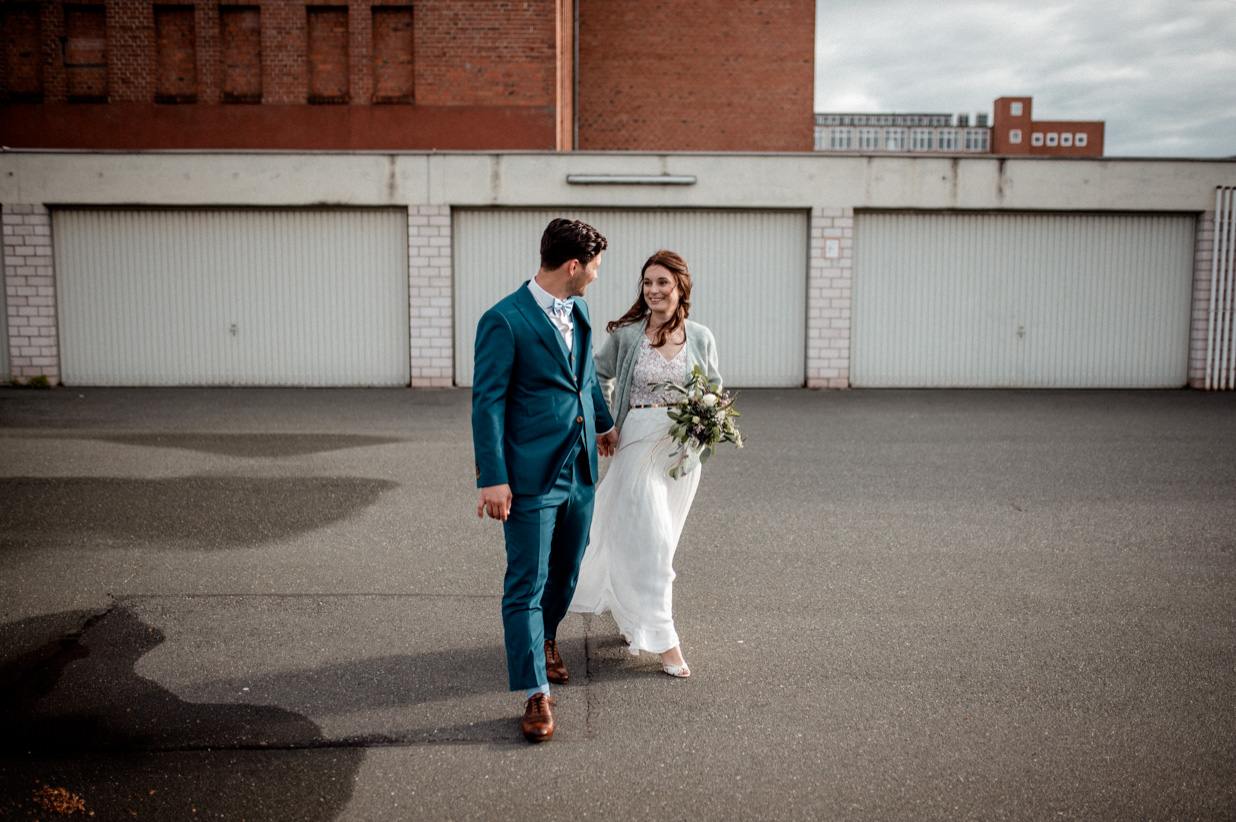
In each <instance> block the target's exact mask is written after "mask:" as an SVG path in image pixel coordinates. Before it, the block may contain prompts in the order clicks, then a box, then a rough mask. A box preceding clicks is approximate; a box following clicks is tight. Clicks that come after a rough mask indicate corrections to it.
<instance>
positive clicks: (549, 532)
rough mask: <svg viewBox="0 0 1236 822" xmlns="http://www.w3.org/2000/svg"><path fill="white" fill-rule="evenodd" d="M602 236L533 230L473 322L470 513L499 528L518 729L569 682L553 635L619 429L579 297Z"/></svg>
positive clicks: (544, 727)
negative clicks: (518, 260) (535, 241)
mask: <svg viewBox="0 0 1236 822" xmlns="http://www.w3.org/2000/svg"><path fill="white" fill-rule="evenodd" d="M605 246H606V241H605V238H604V237H602V236H601V234H600V233H599V232H598V231H597V230H596V229H595V228H593V227H592V226H590V225H587V224H586V223H581V222H579V221H578V220H563V219H558V220H554V221H552V222H551V223H550V224H549V227H548V228H546V229H545V233H544V234H543V235H542V236H541V266H540V269H539V270H538V271H537V273H536V276H535V277H534V278H533V279H531V280H529V281H527V282H525V283H524V284H523V285H522V286H520V287H519V288H518V289H516V290H515V293H513V294H511V295H510V296H508V297H506V298H505V299H503V300H502V301H500V302H499V303H498V304H497V305H495V306H494V307H493V308H491V309H489V310H488V311H487V312H485V315H484V316H483V317H481V321H480V324H479V325H477V329H476V360H475V369H474V373H473V382H472V444H473V448H474V450H475V452H476V484H477V486H478V487H479V488H480V489H481V501H480V504H479V505H477V509H476V513H477V516H479V517H483V516H484V515H485V514H489V516H490V517H492V518H494V519H497V520H501V521H502V523H503V530H504V532H505V535H506V578H505V580H504V586H503V594H502V626H503V631H504V633H505V637H506V660H507V673H508V674H509V677H510V685H511V690H513V691H515V690H520V689H522V690H524V692H525V694H526V695H527V699H528V701H527V703H526V705H525V707H524V717H523V723H522V730H523V734H524V737H525V738H527V739H528V740H529V741H531V742H541V741H544V740H547V739H549V738H550V737H552V736H553V733H554V716H553V705H554V701H553V699H552V697H550V694H549V683H550V682H554V683H565V682H567V681H568V680H569V679H570V674H569V673H568V672H567V669H566V665H565V664H563V662H562V659H561V657H560V656H559V655H558V648H557V644H556V642H555V633H556V631H557V629H558V623H559V622H561V620H562V617H563V616H564V615H565V614H566V611H567V606H568V605H570V604H571V597H572V595H574V593H575V582H576V579H577V578H578V576H579V563H580V560H581V559H582V558H583V555H584V548H585V547H587V545H588V530H589V528H590V526H591V525H592V501H593V486H594V485H595V484H596V481H597V452H598V450H599V451H600V453H601V455H602V456H609V455H610V454H612V453H613V448H614V444H615V443H616V442H617V440H618V434H617V432H616V431H615V430H614V423H613V420H612V418H611V417H610V414H609V410H608V409H607V408H606V406H605V399H604V397H603V396H602V394H601V387H600V385H599V383H598V382H597V375H596V369H595V368H594V366H593V363H592V326H591V323H590V321H589V318H588V306H587V305H586V304H585V303H584V301H583V300H582V299H579V298H582V297H583V296H584V291H585V289H587V287H588V285H589V283H591V282H592V281H593V280H595V279H596V278H597V271H598V269H599V267H600V265H601V252H602V251H603V250H604V249H605Z"/></svg>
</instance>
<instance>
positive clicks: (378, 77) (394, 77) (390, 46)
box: [373, 8, 416, 103]
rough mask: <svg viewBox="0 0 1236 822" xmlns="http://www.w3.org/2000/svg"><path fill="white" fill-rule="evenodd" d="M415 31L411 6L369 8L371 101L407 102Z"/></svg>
mask: <svg viewBox="0 0 1236 822" xmlns="http://www.w3.org/2000/svg"><path fill="white" fill-rule="evenodd" d="M415 35H416V32H415V29H414V27H413V21H412V9H411V8H381V9H379V8H375V9H374V10H373V101H374V102H375V103H410V102H412V100H413V99H414V98H415V96H416V46H415V43H416V36H415Z"/></svg>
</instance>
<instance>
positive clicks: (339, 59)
mask: <svg viewBox="0 0 1236 822" xmlns="http://www.w3.org/2000/svg"><path fill="white" fill-rule="evenodd" d="M306 11H307V13H308V15H309V16H308V26H307V35H308V42H309V55H308V61H307V62H308V65H309V102H311V103H346V102H347V101H348V96H349V94H350V93H351V84H350V82H349V77H350V71H349V69H350V66H349V65H348V9H347V6H338V7H336V6H311V7H309V8H308V9H306Z"/></svg>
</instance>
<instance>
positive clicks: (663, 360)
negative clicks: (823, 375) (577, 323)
mask: <svg viewBox="0 0 1236 822" xmlns="http://www.w3.org/2000/svg"><path fill="white" fill-rule="evenodd" d="M690 309H691V272H690V271H689V270H688V268H687V263H686V261H685V260H683V258H682V257H680V256H679V255H677V254H675V253H674V252H672V251H658V252H657V253H655V254H653V255H652V256H651V257H649V258H648V261H647V262H646V263H644V267H643V269H642V270H641V272H640V290H639V298H638V299H637V300H636V301H635V304H634V305H633V306H631V309H630V310H629V311H627V313H626V314H623V315H622V316H621V317H620V318H618V319H617V320H615V321H613V322H611V323H609V324H608V325H607V326H606V331H608V332H609V337H608V338H607V339H606V340H605V344H604V345H603V346H602V347H601V350H600V352H598V353H597V354H596V357H595V360H596V369H597V376H598V377H599V378H600V380H601V388H602V390H603V391H604V392H605V399H606V402H607V403H608V404H609V407H610V409H611V411H612V413H613V416H614V420H615V425H616V426H617V428H618V447H617V450H616V451H615V454H614V460H613V462H612V463H611V464H610V466H609V472H608V473H607V474H606V476H605V479H604V480H603V481H602V482H601V484H600V485H599V486H598V487H597V492H596V503H595V507H594V509H593V515H592V531H591V538H590V540H589V544H588V549H587V551H586V552H585V553H584V559H583V563H582V564H581V566H580V570H579V584H578V585H577V587H576V588H575V597H574V599H573V600H572V601H571V605H570V610H572V611H577V612H582V613H592V614H602V613H605V612H606V611H609V612H610V613H611V614H613V617H614V621H615V622H617V623H618V629H619V630H620V631H622V634H623V636H624V637H625V638H626V640H627V642H628V643H629V644H630V648H631V653H632V654H635V655H638V654H639V652H640V650H645V651H649V652H651V653H655V654H660V655H661V665H662V667H663V669H664V670H665V672H666V673H667V674H669V675H670V676H675V677H688V676H690V675H691V670H690V669H689V668H688V667H687V663H686V660H685V659H683V656H682V649H681V647H680V643H679V640H678V632H677V631H675V630H674V617H673V613H672V599H673V582H674V567H673V563H674V551H675V549H676V548H677V547H678V537H679V536H680V535H681V534H682V527H683V524H684V523H685V522H686V519H687V512H688V511H690V510H691V501H692V500H693V499H694V498H695V490H696V488H698V487H699V481H700V471H699V469H698V467H697V469H696V470H694V471H691V472H689V473H687V474H686V475H682V476H679V478H678V479H671V478H670V476H669V474H668V473H667V471H668V468H669V466H670V452H671V451H673V450H674V443H673V441H672V440H671V439H670V437H669V435H668V432H669V426H670V419H669V417H668V416H667V415H666V409H667V406H668V405H669V404H670V403H671V402H672V401H673V397H672V396H671V395H667V394H666V393H663V392H655V391H653V390H652V389H651V388H650V387H649V386H650V385H651V384H655V383H665V382H671V383H676V384H678V385H682V384H683V383H684V382H686V379H687V375H688V374H690V373H691V369H692V368H693V367H694V366H696V365H698V366H700V367H701V368H702V369H703V370H704V373H705V374H706V375H707V377H708V379H709V381H710V382H714V383H720V381H721V377H720V375H719V374H718V371H717V345H716V342H715V341H714V340H713V336H712V332H711V331H709V330H708V329H707V328H705V327H704V326H702V325H700V324H699V323H695V322H691V321H690V320H688V319H687V315H688V314H689V312H690Z"/></svg>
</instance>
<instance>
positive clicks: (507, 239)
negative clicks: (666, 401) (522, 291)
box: [453, 209, 807, 387]
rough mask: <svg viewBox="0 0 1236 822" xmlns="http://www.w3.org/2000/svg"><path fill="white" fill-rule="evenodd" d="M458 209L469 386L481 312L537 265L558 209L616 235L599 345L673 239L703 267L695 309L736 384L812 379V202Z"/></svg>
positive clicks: (602, 281) (605, 269)
mask: <svg viewBox="0 0 1236 822" xmlns="http://www.w3.org/2000/svg"><path fill="white" fill-rule="evenodd" d="M453 217H454V240H453V248H454V250H455V285H456V288H455V293H456V295H457V300H456V302H455V380H456V382H457V383H458V384H459V385H471V384H472V356H473V346H474V344H475V340H476V324H477V322H478V321H479V320H480V318H481V314H483V313H484V312H485V311H486V309H488V308H489V307H490V306H491V305H493V304H494V303H496V302H497V301H498V300H500V299H502V298H503V297H505V296H506V295H507V294H509V293H511V292H512V291H514V290H515V288H517V287H518V286H519V284H520V283H522V282H523V281H524V280H526V279H528V278H529V277H531V276H533V275H534V274H536V271H537V264H538V262H539V260H540V256H539V248H540V241H541V233H542V232H543V231H544V230H545V226H546V225H548V224H549V221H550V220H552V219H554V218H555V217H568V218H570V219H575V220H583V221H584V222H586V223H588V224H589V225H592V226H595V227H596V228H597V230H598V231H600V232H601V233H602V234H604V235H605V237H606V239H607V240H608V241H609V249H608V250H607V251H606V252H605V254H604V256H603V257H602V262H601V274H600V277H599V278H598V279H597V281H596V282H595V283H593V284H592V285H591V286H590V287H589V288H588V295H587V300H588V307H589V309H590V311H591V314H592V320H593V326H594V329H595V330H596V331H597V332H598V333H597V334H596V336H595V337H594V347H596V348H600V346H601V343H602V341H603V340H604V339H605V323H606V322H608V321H610V320H614V319H617V318H618V317H619V316H621V315H622V314H623V313H625V312H626V310H627V309H628V308H630V306H631V304H632V303H633V302H634V301H635V298H636V296H637V295H638V288H639V269H640V266H641V265H643V264H644V261H645V260H646V259H648V257H649V256H650V255H651V254H652V253H653V252H654V251H657V250H658V249H662V248H666V249H669V250H671V251H676V252H678V253H679V254H681V255H682V256H683V257H684V258H685V259H686V261H687V264H688V265H689V266H690V267H691V274H692V280H693V290H692V295H691V304H692V305H691V319H693V320H696V321H698V322H700V323H703V324H704V325H706V326H708V327H709V328H710V329H712V331H713V334H714V335H715V336H716V338H717V347H718V349H719V352H720V356H721V375H722V377H724V379H725V381H726V384H727V385H729V386H735V387H744V386H746V387H771V386H796V385H802V384H803V378H804V373H805V357H806V319H805V318H806V315H807V312H806V294H807V286H806V283H807V214H806V213H805V212H801V211H792V212H791V211H712V210H689V211H688V210H682V211H679V210H665V211H635V210H629V211H624V210H574V209H556V210H522V209H461V210H455V211H454V212H453Z"/></svg>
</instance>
